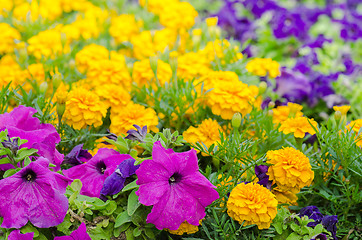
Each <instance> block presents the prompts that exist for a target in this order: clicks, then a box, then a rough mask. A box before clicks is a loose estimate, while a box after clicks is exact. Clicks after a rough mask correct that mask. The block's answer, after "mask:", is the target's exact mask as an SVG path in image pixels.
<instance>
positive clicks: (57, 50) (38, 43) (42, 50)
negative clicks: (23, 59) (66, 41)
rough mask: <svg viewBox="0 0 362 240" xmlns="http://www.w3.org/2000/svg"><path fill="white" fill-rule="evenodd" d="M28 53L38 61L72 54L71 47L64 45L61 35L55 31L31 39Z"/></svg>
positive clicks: (50, 30)
mask: <svg viewBox="0 0 362 240" xmlns="http://www.w3.org/2000/svg"><path fill="white" fill-rule="evenodd" d="M28 44H29V45H28V48H27V50H28V52H29V54H32V55H34V57H36V58H37V59H41V58H42V57H44V58H51V59H55V57H56V56H58V55H61V54H64V53H68V52H70V47H69V45H64V46H63V43H62V36H61V33H60V32H59V31H57V30H55V29H49V30H45V31H42V32H40V33H38V34H37V35H35V36H33V37H31V38H29V40H28Z"/></svg>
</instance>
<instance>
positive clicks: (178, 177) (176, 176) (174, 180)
mask: <svg viewBox="0 0 362 240" xmlns="http://www.w3.org/2000/svg"><path fill="white" fill-rule="evenodd" d="M181 178H182V176H181V174H179V173H177V172H176V173H174V174H173V175H172V176H171V177H170V178H169V179H168V183H169V184H170V185H172V184H175V183H178V182H180V181H181Z"/></svg>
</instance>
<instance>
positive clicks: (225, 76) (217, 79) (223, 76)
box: [195, 71, 240, 91]
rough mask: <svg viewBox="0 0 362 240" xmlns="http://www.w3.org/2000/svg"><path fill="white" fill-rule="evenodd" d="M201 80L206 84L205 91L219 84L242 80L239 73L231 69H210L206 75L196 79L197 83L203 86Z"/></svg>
mask: <svg viewBox="0 0 362 240" xmlns="http://www.w3.org/2000/svg"><path fill="white" fill-rule="evenodd" d="M201 82H202V83H203V84H204V86H203V88H204V91H207V90H210V89H212V88H214V87H215V85H217V84H224V83H230V82H231V83H235V84H238V82H240V80H239V77H238V75H237V74H236V73H235V72H231V71H210V72H208V73H207V75H206V76H204V77H201V78H199V79H198V80H197V81H195V85H197V86H198V87H199V88H201Z"/></svg>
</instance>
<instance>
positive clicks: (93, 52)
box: [75, 43, 109, 73]
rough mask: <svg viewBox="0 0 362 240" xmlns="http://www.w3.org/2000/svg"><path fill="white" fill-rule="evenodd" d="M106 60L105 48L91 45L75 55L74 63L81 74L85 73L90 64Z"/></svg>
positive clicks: (107, 53)
mask: <svg viewBox="0 0 362 240" xmlns="http://www.w3.org/2000/svg"><path fill="white" fill-rule="evenodd" d="M108 58H109V51H108V49H107V48H105V47H103V46H100V45H97V44H94V43H92V44H90V45H87V46H85V47H84V48H83V49H82V50H80V51H79V52H77V54H76V55H75V63H76V66H77V69H78V71H79V72H81V73H85V72H86V70H88V68H89V66H90V65H91V63H93V62H97V61H99V60H102V59H108Z"/></svg>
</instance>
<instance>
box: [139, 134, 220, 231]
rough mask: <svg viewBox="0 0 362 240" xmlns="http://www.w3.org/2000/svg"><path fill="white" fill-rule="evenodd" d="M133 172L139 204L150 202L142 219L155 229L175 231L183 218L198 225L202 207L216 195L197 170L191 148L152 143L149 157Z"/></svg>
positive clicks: (216, 197) (208, 203)
mask: <svg viewBox="0 0 362 240" xmlns="http://www.w3.org/2000/svg"><path fill="white" fill-rule="evenodd" d="M136 174H137V177H138V180H137V185H139V190H138V191H136V194H137V195H138V196H139V201H140V203H142V204H143V205H146V206H152V205H153V208H152V210H151V213H150V214H148V216H147V220H146V221H147V223H153V224H154V225H155V226H156V228H157V229H163V228H168V229H170V230H176V229H178V228H179V226H180V224H181V223H182V222H184V221H187V222H188V223H190V224H192V225H195V226H198V225H199V221H200V220H201V219H202V218H204V217H205V215H206V214H205V207H206V206H208V205H210V204H211V203H212V202H213V201H214V200H216V199H218V198H219V194H218V193H217V191H216V190H215V186H214V185H212V184H211V183H210V181H209V180H208V179H207V178H206V177H205V176H203V175H202V174H201V173H200V172H199V166H198V160H197V156H196V151H195V150H190V151H187V152H182V153H177V152H174V151H173V150H172V149H165V148H164V147H162V145H161V143H160V142H159V141H158V142H155V144H154V145H153V151H152V160H145V161H143V162H142V163H141V166H140V168H139V169H138V170H137V171H136Z"/></svg>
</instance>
